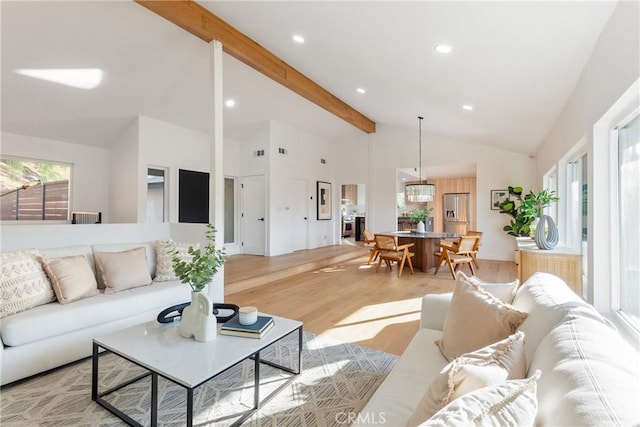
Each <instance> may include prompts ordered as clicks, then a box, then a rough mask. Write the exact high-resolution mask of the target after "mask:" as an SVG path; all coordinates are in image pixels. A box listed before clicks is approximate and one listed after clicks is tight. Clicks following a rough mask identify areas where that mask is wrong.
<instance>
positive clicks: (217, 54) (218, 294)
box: [209, 40, 224, 302]
mask: <svg viewBox="0 0 640 427" xmlns="http://www.w3.org/2000/svg"><path fill="white" fill-rule="evenodd" d="M209 83H210V88H211V89H210V93H209V95H210V98H209V103H210V105H211V132H210V133H209V135H210V138H211V162H210V170H211V175H210V178H209V180H210V181H209V222H210V223H211V224H213V225H214V226H215V228H216V230H217V231H218V232H217V233H216V246H217V247H219V248H220V247H222V246H223V243H224V172H223V164H222V159H223V152H222V148H223V145H224V141H223V134H222V113H223V111H222V109H223V94H222V43H221V42H220V41H218V40H212V41H211V42H210V43H209ZM209 296H210V297H211V298H212V299H213V302H224V266H223V267H222V269H221V270H220V271H219V272H218V274H216V276H215V277H214V278H213V282H212V284H211V285H210V286H209Z"/></svg>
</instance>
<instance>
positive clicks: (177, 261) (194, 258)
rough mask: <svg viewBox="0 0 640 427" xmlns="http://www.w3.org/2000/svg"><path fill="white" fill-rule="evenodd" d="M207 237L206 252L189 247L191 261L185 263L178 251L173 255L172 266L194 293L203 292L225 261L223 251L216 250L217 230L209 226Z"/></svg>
mask: <svg viewBox="0 0 640 427" xmlns="http://www.w3.org/2000/svg"><path fill="white" fill-rule="evenodd" d="M205 237H206V239H207V240H208V241H209V243H208V244H207V246H205V248H204V251H202V250H200V249H199V248H194V247H193V246H189V250H188V252H187V253H188V254H189V255H190V256H191V260H190V261H185V260H184V257H181V256H180V254H179V253H178V250H177V249H175V248H174V249H173V251H172V253H171V255H172V256H171V265H172V266H173V271H175V273H176V276H177V277H178V278H179V279H180V281H181V282H182V283H186V284H188V285H189V286H191V289H192V290H193V291H194V292H201V291H202V290H203V289H204V288H205V287H206V286H207V285H208V284H209V283H210V282H211V280H212V279H213V276H215V274H216V273H217V272H218V271H219V270H220V268H221V267H222V265H223V264H224V261H225V258H224V256H225V253H224V250H223V249H218V248H216V229H215V228H214V227H213V225H211V224H207V231H206V232H205Z"/></svg>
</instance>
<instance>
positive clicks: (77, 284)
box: [42, 255, 98, 304]
mask: <svg viewBox="0 0 640 427" xmlns="http://www.w3.org/2000/svg"><path fill="white" fill-rule="evenodd" d="M42 266H43V267H44V270H45V271H46V272H47V276H49V279H50V280H51V286H52V287H53V290H54V292H55V294H56V298H57V299H58V302H59V303H60V304H67V303H69V302H71V301H75V300H79V299H81V298H86V297H90V296H93V295H96V294H97V293H98V284H97V282H96V277H95V276H94V274H93V271H92V270H91V267H90V266H89V263H88V262H87V259H86V258H85V257H84V256H83V255H75V256H68V257H61V258H49V257H47V256H43V257H42Z"/></svg>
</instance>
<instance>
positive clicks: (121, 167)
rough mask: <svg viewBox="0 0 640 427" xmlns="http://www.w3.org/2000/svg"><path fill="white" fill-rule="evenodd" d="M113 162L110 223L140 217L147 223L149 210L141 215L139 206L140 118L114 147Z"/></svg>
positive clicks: (112, 151)
mask: <svg viewBox="0 0 640 427" xmlns="http://www.w3.org/2000/svg"><path fill="white" fill-rule="evenodd" d="M109 151H110V153H111V161H110V163H109V175H108V176H109V183H110V186H109V190H110V191H109V207H110V211H111V215H110V216H109V220H108V222H110V223H121V224H123V223H136V222H138V218H140V219H141V221H145V220H146V218H147V212H146V209H145V211H144V212H143V213H142V215H139V212H138V205H139V198H140V194H146V185H145V190H144V193H140V186H139V185H138V181H139V179H140V177H139V172H138V158H139V156H138V119H136V120H134V121H133V123H131V125H130V126H129V127H128V128H127V129H126V130H125V131H124V132H123V133H122V135H120V137H118V138H117V139H116V140H115V141H114V142H113V143H112V144H111V147H110V150H109ZM146 181H147V180H146V177H145V184H146ZM105 222H107V221H105Z"/></svg>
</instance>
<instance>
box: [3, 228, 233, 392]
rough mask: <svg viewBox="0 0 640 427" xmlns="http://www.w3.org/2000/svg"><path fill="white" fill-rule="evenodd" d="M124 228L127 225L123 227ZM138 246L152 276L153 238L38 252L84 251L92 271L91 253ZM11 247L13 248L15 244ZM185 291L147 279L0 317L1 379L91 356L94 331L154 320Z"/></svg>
mask: <svg viewBox="0 0 640 427" xmlns="http://www.w3.org/2000/svg"><path fill="white" fill-rule="evenodd" d="M122 228H123V227H120V228H118V227H116V226H114V227H111V228H107V229H106V230H105V231H104V232H102V233H103V234H104V236H106V235H108V234H113V233H114V231H116V230H119V229H122ZM123 229H125V230H127V231H128V230H129V228H126V227H125V228H123ZM71 230H73V229H71ZM116 234H117V233H116ZM162 234H166V233H162ZM192 234H198V233H192ZM104 236H103V237H104ZM162 238H168V236H166V237H165V236H162ZM104 240H109V239H108V238H105V239H104ZM140 246H142V247H144V248H145V253H146V261H147V267H148V270H149V275H150V277H151V278H154V277H155V268H156V249H157V241H155V240H153V241H145V242H139V243H136V242H129V243H103V244H81V245H72V246H65V247H59V248H45V249H39V250H38V251H39V253H40V254H42V255H46V256H48V257H49V258H59V257H68V256H74V255H83V256H85V257H86V259H87V261H88V262H89V265H90V267H91V269H92V271H93V272H94V273H95V262H94V253H95V252H120V251H124V250H128V249H131V248H135V247H140ZM4 249H5V248H4V247H3V250H4ZM11 249H15V246H14V248H11ZM18 249H20V248H18ZM5 252H6V251H5ZM99 282H100V280H98V283H99ZM190 292H191V288H190V287H189V286H188V285H186V284H183V283H180V282H179V281H177V280H172V281H164V282H152V284H150V285H147V286H140V287H134V288H131V289H125V290H120V291H118V292H114V293H105V292H104V290H100V291H99V292H98V293H97V294H96V295H94V296H89V297H86V298H82V299H79V300H77V301H73V302H69V303H67V304H59V303H58V302H51V303H48V304H43V305H39V306H37V307H34V308H30V309H28V310H25V311H20V312H17V313H15V314H10V315H7V316H5V317H4V318H2V319H0V344H1V348H0V384H1V385H4V384H8V383H10V382H13V381H16V380H19V379H22V378H26V377H28V376H31V375H34V374H37V373H40V372H44V371H46V370H49V369H52V368H55V367H58V366H61V365H64V364H66V363H69V362H73V361H75V360H79V359H81V358H84V357H87V356H90V355H91V352H92V345H91V343H92V338H93V337H95V336H96V335H99V334H103V333H107V332H111V331H114V330H118V329H121V328H125V327H128V326H131V325H135V324H139V323H143V322H146V321H149V320H152V319H155V318H156V316H157V315H158V313H159V312H160V311H162V310H163V309H165V308H167V307H169V306H172V305H176V304H179V303H183V302H188V301H189V300H190ZM220 294H221V290H220V289H217V288H216V289H215V290H213V291H212V290H210V291H209V295H210V296H212V297H213V298H215V300H216V301H219V302H222V298H221V297H220V296H219V295H220Z"/></svg>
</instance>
